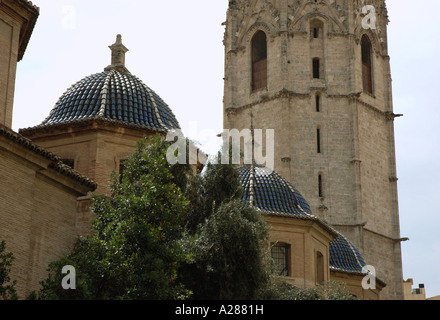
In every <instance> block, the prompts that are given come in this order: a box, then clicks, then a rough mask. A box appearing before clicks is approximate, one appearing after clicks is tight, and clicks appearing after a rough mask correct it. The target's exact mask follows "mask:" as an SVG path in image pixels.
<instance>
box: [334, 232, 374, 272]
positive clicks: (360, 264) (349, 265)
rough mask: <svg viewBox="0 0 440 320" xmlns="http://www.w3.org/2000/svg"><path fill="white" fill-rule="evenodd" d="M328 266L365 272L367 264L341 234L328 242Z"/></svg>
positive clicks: (346, 270)
mask: <svg viewBox="0 0 440 320" xmlns="http://www.w3.org/2000/svg"><path fill="white" fill-rule="evenodd" d="M329 249H330V268H331V269H332V270H335V271H343V272H353V273H365V272H364V270H363V268H364V267H365V266H366V265H367V264H366V263H365V261H364V258H363V257H362V255H361V254H360V252H359V251H358V249H356V247H355V246H354V245H353V244H352V243H351V242H350V241H349V240H348V239H347V238H345V237H344V236H343V235H341V234H339V236H338V237H337V238H336V239H334V240H333V241H332V242H330V248H329Z"/></svg>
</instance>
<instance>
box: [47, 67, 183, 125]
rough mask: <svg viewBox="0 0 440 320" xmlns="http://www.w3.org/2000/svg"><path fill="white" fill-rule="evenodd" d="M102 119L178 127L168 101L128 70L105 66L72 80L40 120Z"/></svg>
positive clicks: (58, 122)
mask: <svg viewBox="0 0 440 320" xmlns="http://www.w3.org/2000/svg"><path fill="white" fill-rule="evenodd" d="M87 119H104V120H112V121H117V122H121V123H126V124H131V125H137V126H140V127H145V128H148V129H153V130H165V131H168V130H170V129H179V128H180V127H179V123H178V121H177V119H176V117H175V116H174V114H173V112H172V111H171V109H170V108H169V107H168V105H167V104H166V103H165V102H164V101H163V100H162V99H161V98H160V97H159V96H158V95H157V94H156V93H155V92H154V91H153V90H151V89H150V88H149V87H147V86H146V85H145V84H144V83H143V82H142V81H141V80H139V79H138V78H137V77H136V76H134V75H132V74H131V73H129V72H120V71H118V70H107V71H103V72H101V73H97V74H93V75H91V76H88V77H86V78H84V79H82V80H81V81H79V82H77V83H76V84H74V85H73V86H72V87H71V88H70V89H69V90H67V91H66V92H65V93H64V94H63V95H62V96H61V98H60V99H59V101H58V102H57V104H56V105H55V107H54V109H53V110H52V111H51V113H50V115H49V117H47V118H46V120H45V121H44V122H43V123H42V124H41V125H42V126H50V125H56V124H63V123H71V122H75V121H81V120H87Z"/></svg>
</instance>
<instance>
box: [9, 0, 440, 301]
mask: <svg viewBox="0 0 440 320" xmlns="http://www.w3.org/2000/svg"><path fill="white" fill-rule="evenodd" d="M34 3H35V4H36V5H37V6H39V7H40V17H39V20H38V22H37V25H36V28H35V30H34V33H33V35H32V38H31V41H30V43H29V46H28V49H27V51H26V54H25V57H24V59H23V61H21V62H20V63H19V66H18V70H17V83H16V95H15V105H14V120H13V129H14V130H16V131H18V129H19V128H26V127H32V126H35V125H38V124H40V123H41V122H42V121H43V120H44V119H45V118H46V117H47V116H48V115H49V112H50V110H51V109H52V108H53V106H54V105H55V103H56V102H57V100H58V98H59V97H60V96H61V95H62V94H63V93H64V92H65V91H66V90H67V89H68V88H69V87H70V86H71V85H72V84H74V83H76V82H77V81H79V80H81V79H83V78H84V77H86V76H88V75H91V74H94V73H98V72H101V71H103V69H104V68H105V67H106V66H107V65H109V64H110V49H109V48H108V46H109V45H111V44H113V43H114V42H115V39H116V34H118V33H119V34H122V40H123V43H124V44H125V46H126V47H127V48H128V49H129V50H130V51H129V52H128V53H127V55H126V66H127V68H128V69H129V70H130V71H131V72H132V73H133V74H135V75H136V76H137V77H139V78H140V79H141V80H142V81H143V82H145V83H146V84H147V86H149V87H150V88H151V89H153V90H154V91H156V93H158V94H159V95H160V96H161V97H162V98H163V99H164V100H165V102H166V103H167V104H169V106H170V107H171V108H172V110H173V112H174V113H175V115H176V117H177V119H178V120H179V122H180V124H181V126H182V128H183V131H184V132H185V133H186V134H187V135H189V136H190V137H191V138H193V139H196V140H198V141H199V142H200V143H201V144H202V146H203V148H204V150H206V151H207V152H210V153H212V152H215V151H216V148H217V146H218V140H217V138H215V137H214V134H216V133H220V132H221V131H222V129H223V103H222V100H223V80H222V79H223V76H224V47H223V44H222V40H223V32H224V27H222V26H221V23H222V22H224V21H225V19H226V9H227V4H228V1H227V0H209V1H208V0H186V1H182V0H168V1H164V0H162V1H152V0H89V1H84V0H70V1H68V0H57V1H54V0H35V1H34ZM387 3H388V10H389V16H390V20H391V23H390V25H389V30H388V31H389V35H388V36H389V51H390V56H391V67H392V77H393V95H394V111H395V113H398V114H404V115H405V117H403V118H399V119H396V124H395V129H396V151H397V169H398V177H399V207H400V221H401V235H402V237H409V238H410V239H411V240H410V241H408V242H404V243H402V254H403V269H404V278H405V279H407V278H414V282H415V285H416V286H417V285H418V284H419V283H424V284H425V286H426V290H427V296H428V297H430V296H434V295H440V275H439V270H440V209H439V206H438V204H437V201H439V198H440V197H439V196H440V160H439V159H440V148H439V138H440V135H439V133H440V126H439V123H440V102H439V99H438V96H437V93H438V92H439V89H440V85H439V84H440V80H439V74H440V59H438V58H439V56H440V54H439V53H440V45H439V43H440V36H439V34H440V22H439V21H440V19H439V15H440V1H438V0H418V1H413V0H388V1H387ZM72 14H73V15H72ZM194 125H195V126H196V127H197V129H196V130H194V129H191V128H194ZM191 130H192V131H191ZM204 131H205V132H210V133H211V135H210V136H208V137H209V139H210V140H206V139H203V138H202V137H203V136H204V134H203V133H204ZM196 134H197V135H196Z"/></svg>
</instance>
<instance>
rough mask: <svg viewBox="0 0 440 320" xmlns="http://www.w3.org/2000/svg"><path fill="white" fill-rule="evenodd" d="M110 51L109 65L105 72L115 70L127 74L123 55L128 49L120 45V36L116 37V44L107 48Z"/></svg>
mask: <svg viewBox="0 0 440 320" xmlns="http://www.w3.org/2000/svg"><path fill="white" fill-rule="evenodd" d="M109 48H110V50H111V51H112V61H111V65H109V66H108V67H107V68H105V71H110V70H116V71H119V72H129V71H128V69H127V68H126V67H125V54H126V53H127V52H128V49H127V48H126V47H125V46H124V45H123V44H122V36H121V35H120V34H118V35H117V36H116V42H115V43H114V44H112V45H111V46H109Z"/></svg>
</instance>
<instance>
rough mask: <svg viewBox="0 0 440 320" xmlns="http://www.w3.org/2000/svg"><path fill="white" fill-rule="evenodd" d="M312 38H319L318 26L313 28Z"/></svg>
mask: <svg viewBox="0 0 440 320" xmlns="http://www.w3.org/2000/svg"><path fill="white" fill-rule="evenodd" d="M313 38H315V39H318V38H319V28H313Z"/></svg>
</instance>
